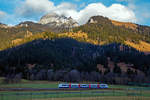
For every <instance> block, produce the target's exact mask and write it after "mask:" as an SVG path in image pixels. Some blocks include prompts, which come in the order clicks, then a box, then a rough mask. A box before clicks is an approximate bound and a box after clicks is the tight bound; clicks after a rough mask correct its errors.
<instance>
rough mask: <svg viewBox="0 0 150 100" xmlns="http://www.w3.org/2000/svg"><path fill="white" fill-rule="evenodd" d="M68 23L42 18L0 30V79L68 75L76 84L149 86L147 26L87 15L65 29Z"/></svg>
mask: <svg viewBox="0 0 150 100" xmlns="http://www.w3.org/2000/svg"><path fill="white" fill-rule="evenodd" d="M69 20H72V19H71V18H67V17H64V16H58V15H57V14H48V15H45V16H43V17H42V18H41V20H40V22H39V23H34V22H29V21H27V22H21V23H20V24H18V25H16V26H14V27H10V28H1V27H0V40H1V42H0V48H1V51H0V76H4V77H5V76H8V78H9V76H15V75H17V74H18V73H22V76H23V78H26V79H31V80H46V79H48V77H49V76H52V78H50V79H49V80H52V81H54V80H55V81H56V80H57V81H64V80H65V81H72V80H71V79H70V80H69V79H68V78H72V77H71V75H72V73H71V72H72V70H73V72H77V74H75V76H76V75H79V77H80V80H81V81H91V79H95V80H94V81H100V80H99V79H100V78H99V77H101V80H103V82H105V83H114V84H115V83H119V84H120V82H122V84H127V82H130V81H132V82H133V81H134V82H150V78H149V77H150V66H149V65H150V62H149V59H150V55H149V54H148V53H147V54H146V53H145V52H150V36H149V27H148V26H141V25H137V24H133V23H124V22H118V21H114V20H110V19H108V18H106V17H103V16H93V17H91V18H90V19H89V21H88V22H87V23H86V24H84V25H81V26H78V27H74V26H72V27H71V30H69V29H70V27H69V26H67V25H69V24H68V21H69ZM64 25H66V26H67V27H66V26H64ZM72 25H74V24H72ZM68 28H69V29H68ZM66 29H67V30H66ZM56 31H57V32H56ZM74 70H76V71H74ZM50 72H52V73H51V74H50V75H49V73H50ZM10 73H11V74H10ZM90 76H92V77H93V78H90ZM56 77H58V78H56ZM87 77H88V79H87ZM14 78H15V77H14ZM89 78H90V79H89ZM118 80H119V81H118ZM120 80H121V81H120Z"/></svg>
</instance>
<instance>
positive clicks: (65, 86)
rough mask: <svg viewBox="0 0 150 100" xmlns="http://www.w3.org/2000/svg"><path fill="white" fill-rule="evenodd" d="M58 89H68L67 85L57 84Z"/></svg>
mask: <svg viewBox="0 0 150 100" xmlns="http://www.w3.org/2000/svg"><path fill="white" fill-rule="evenodd" d="M58 88H69V84H59V85H58Z"/></svg>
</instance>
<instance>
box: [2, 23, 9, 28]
mask: <svg viewBox="0 0 150 100" xmlns="http://www.w3.org/2000/svg"><path fill="white" fill-rule="evenodd" d="M0 27H1V28H8V26H7V25H6V24H3V23H0Z"/></svg>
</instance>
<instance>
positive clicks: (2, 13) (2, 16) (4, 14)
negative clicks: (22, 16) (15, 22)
mask: <svg viewBox="0 0 150 100" xmlns="http://www.w3.org/2000/svg"><path fill="white" fill-rule="evenodd" d="M6 15H7V14H6V13H5V12H3V11H0V19H3V18H4V17H5V16H6Z"/></svg>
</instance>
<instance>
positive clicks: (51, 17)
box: [39, 13, 78, 28]
mask: <svg viewBox="0 0 150 100" xmlns="http://www.w3.org/2000/svg"><path fill="white" fill-rule="evenodd" d="M39 23H40V24H43V25H49V26H52V27H64V28H71V27H77V26H78V23H77V22H76V21H75V20H73V19H72V18H71V17H69V18H67V17H65V16H63V15H62V16H59V15H57V14H56V13H49V14H46V15H44V16H43V17H42V18H41V19H40V21H39Z"/></svg>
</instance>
